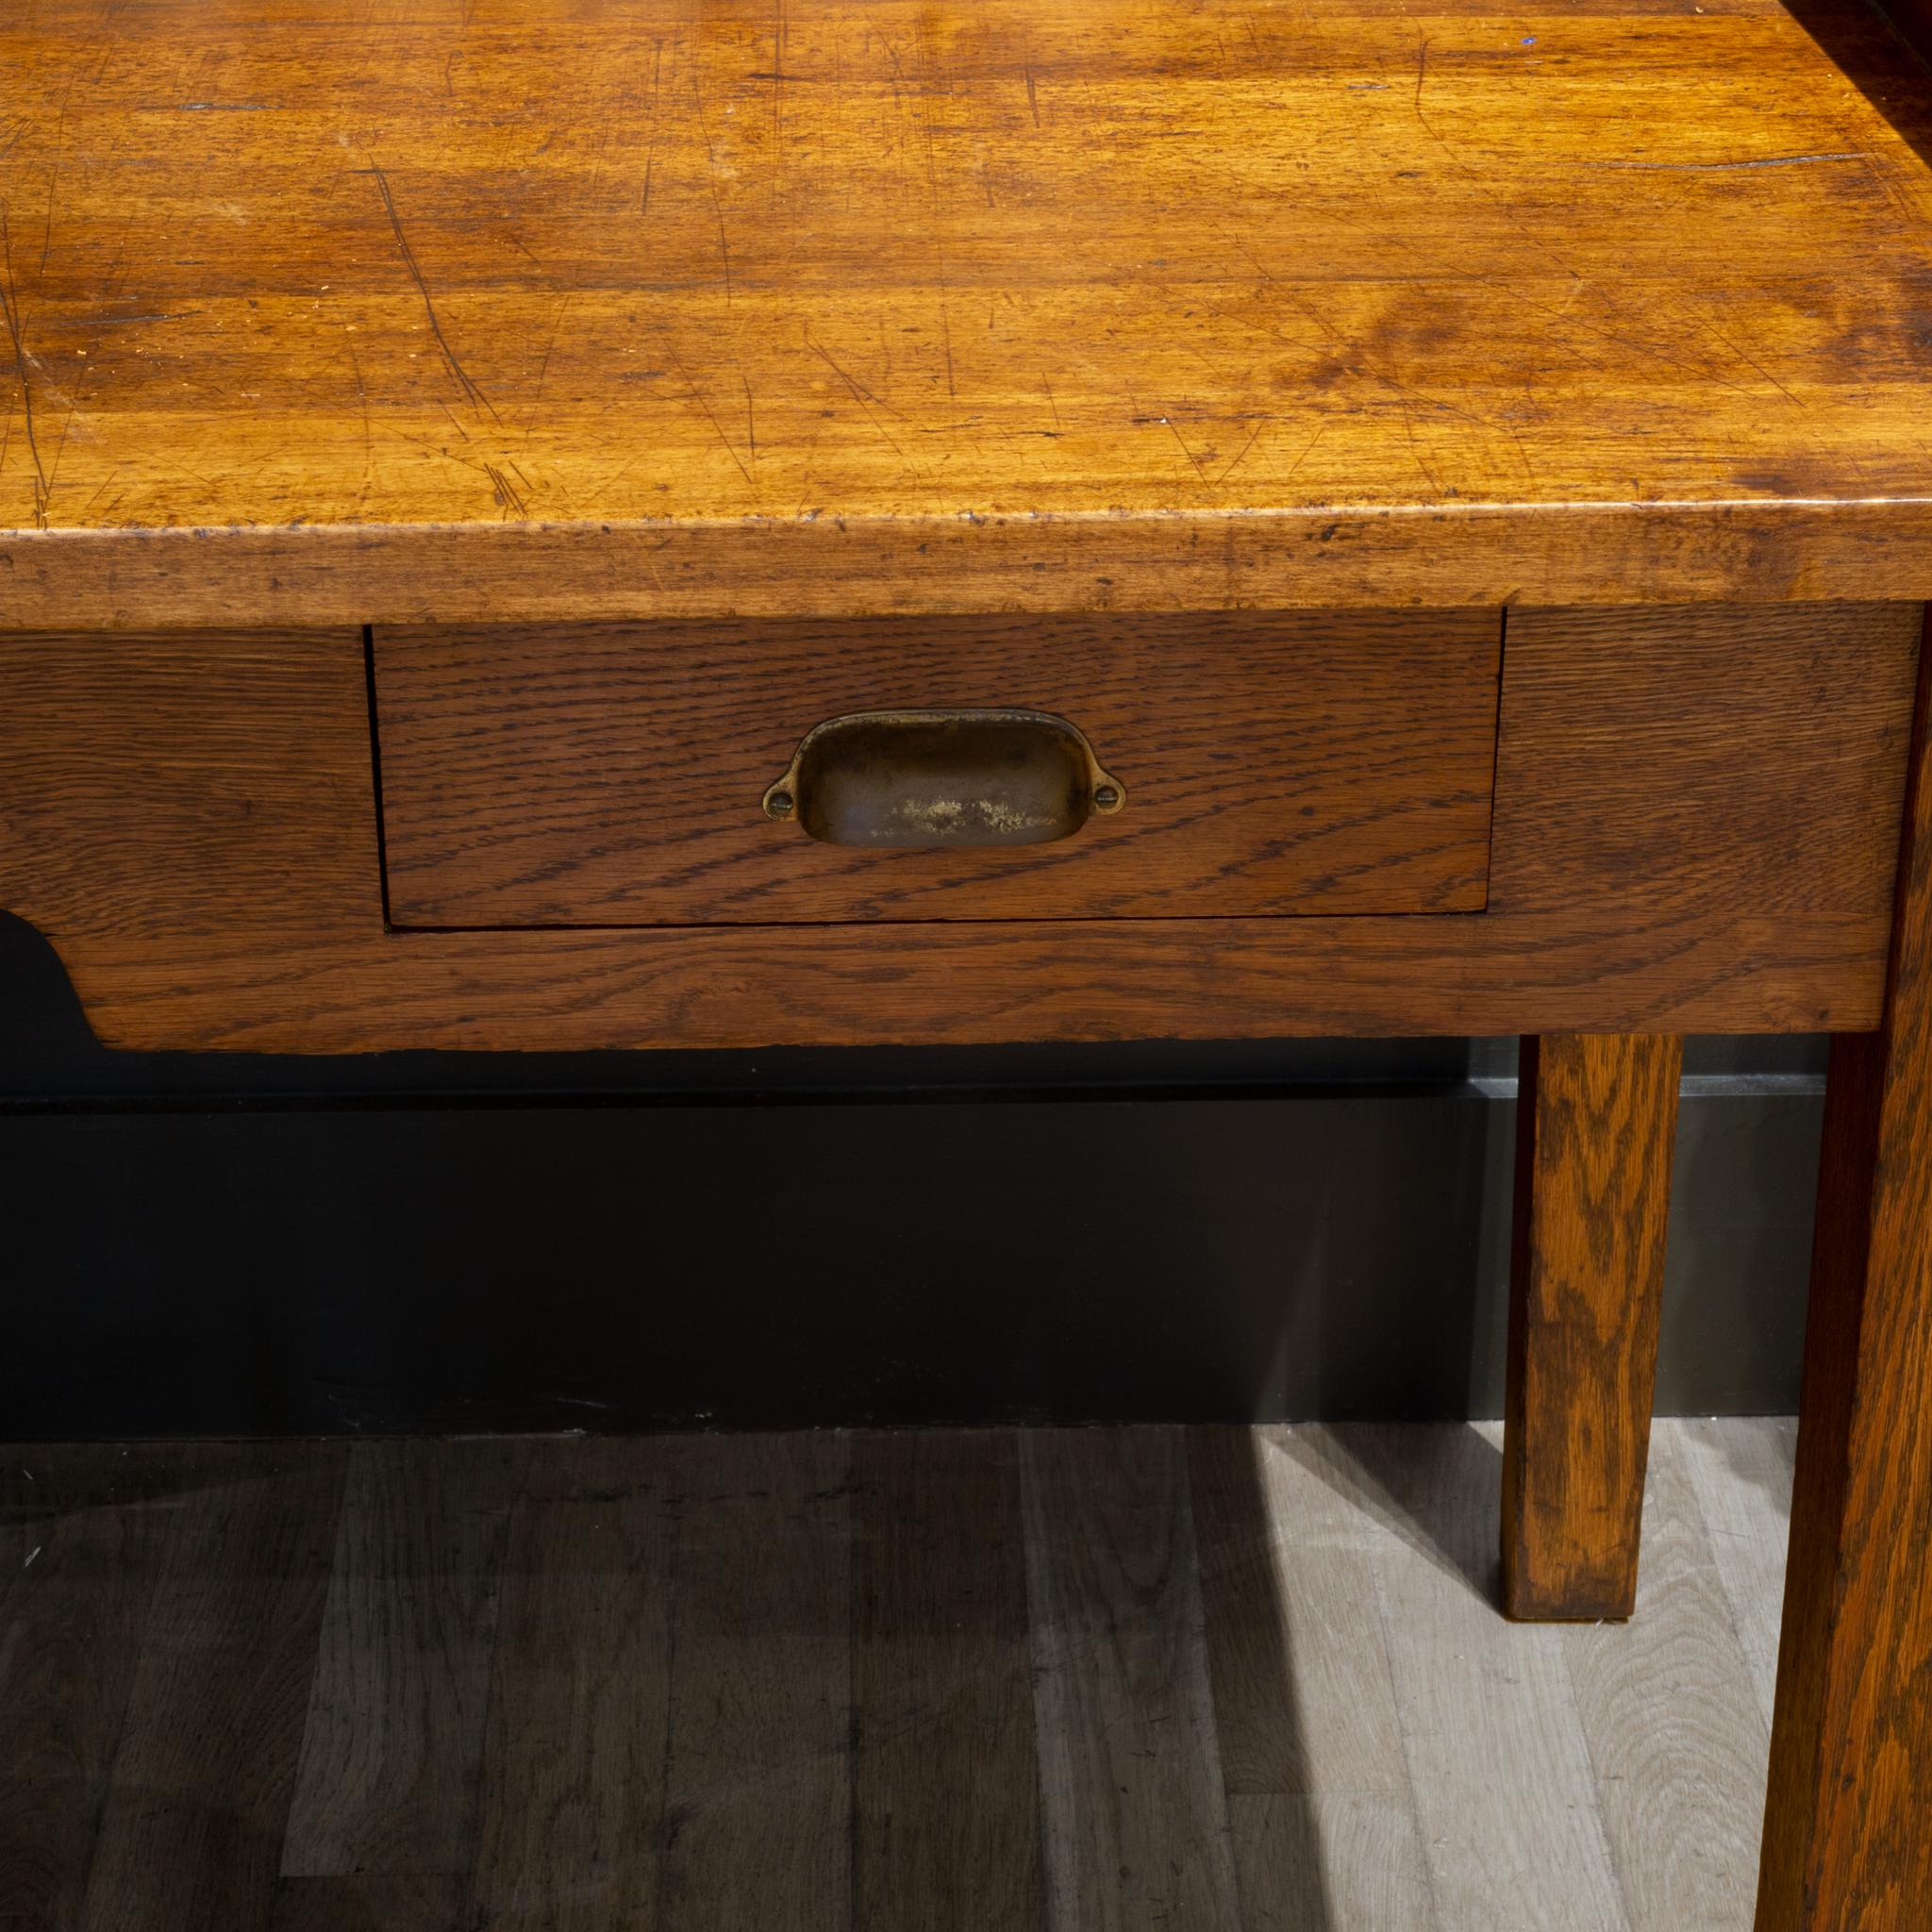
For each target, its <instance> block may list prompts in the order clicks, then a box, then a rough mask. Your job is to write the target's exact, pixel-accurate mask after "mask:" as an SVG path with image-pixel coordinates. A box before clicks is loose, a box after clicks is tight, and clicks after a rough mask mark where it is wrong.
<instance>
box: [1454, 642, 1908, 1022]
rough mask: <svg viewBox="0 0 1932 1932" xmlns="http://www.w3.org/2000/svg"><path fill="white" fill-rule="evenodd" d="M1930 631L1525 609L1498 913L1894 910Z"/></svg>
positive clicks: (1509, 645)
mask: <svg viewBox="0 0 1932 1932" xmlns="http://www.w3.org/2000/svg"><path fill="white" fill-rule="evenodd" d="M1921 628H1922V613H1921V611H1920V609H1919V608H1918V607H1917V606H1914V605H1900V604H1866V605H1815V606H1814V605H1807V606H1804V607H1802V608H1790V609H1774V608H1765V607H1762V606H1757V607H1750V606H1746V607H1741V608H1730V609H1714V608H1703V609H1698V608H1674V609H1657V610H1512V611H1511V612H1510V613H1509V618H1508V628H1507V642H1506V645H1505V651H1506V655H1507V670H1506V674H1505V678H1504V689H1503V712H1502V724H1501V735H1500V741H1499V743H1498V746H1497V764H1498V784H1497V792H1496V831H1495V849H1494V858H1493V862H1492V867H1491V890H1490V904H1491V908H1492V909H1494V910H1496V911H1501V912H1524V911H1528V910H1530V909H1532V908H1536V909H1540V910H1541V909H1547V908H1556V907H1557V906H1561V905H1563V904H1565V903H1568V902H1574V899H1575V897H1576V895H1577V893H1578V892H1579V891H1589V890H1592V889H1594V890H1596V891H1605V892H1608V893H1611V894H1613V895H1614V897H1615V899H1616V901H1617V903H1618V904H1619V905H1623V906H1639V905H1641V906H1670V907H1674V908H1691V907H1695V906H1699V905H1707V904H1709V903H1711V902H1712V901H1713V900H1717V901H1722V902H1727V903H1734V904H1739V905H1746V906H1749V907H1750V908H1752V909H1753V910H1754V911H1760V912H1766V913H1779V912H1783V913H1792V914H1805V913H1818V912H1824V911H1827V910H1828V911H1833V912H1843V913H1867V914H1878V915H1881V916H1884V915H1888V914H1889V911H1890V905H1891V894H1892V883H1893V878H1894V875H1895V874H1896V871H1897V847H1898V827H1899V823H1900V814H1901V811H1902V809H1903V805H1904V799H1905V789H1906V763H1907V752H1908V751H1909V749H1910V742H1911V728H1912V692H1913V690H1914V686H1915V680H1916V675H1917V667H1918V661H1919V635H1920V631H1921ZM1522 1030H1524V1031H1527V1030H1528V1029H1526V1028H1524V1029H1522ZM1592 1030H1595V1029H1592ZM1644 1030H1651V1029H1644ZM1657 1030H1663V1029H1657Z"/></svg>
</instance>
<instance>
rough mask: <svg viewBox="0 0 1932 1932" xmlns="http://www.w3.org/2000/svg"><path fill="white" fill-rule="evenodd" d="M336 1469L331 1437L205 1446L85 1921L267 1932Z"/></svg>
mask: <svg viewBox="0 0 1932 1932" xmlns="http://www.w3.org/2000/svg"><path fill="white" fill-rule="evenodd" d="M342 1475H343V1450H342V1445H341V1443H305V1442H296V1443H286V1444H281V1445H278V1446H277V1448H276V1449H275V1452H274V1455H273V1458H272V1459H270V1458H266V1457H264V1458H261V1459H259V1460H258V1459H257V1458H256V1457H255V1456H254V1455H253V1454H252V1453H251V1452H250V1451H248V1450H247V1449H246V1447H245V1446H244V1445H239V1444H230V1445H225V1447H224V1448H223V1449H210V1450H209V1451H208V1452H207V1454H206V1456H205V1458H204V1460H203V1463H202V1465H201V1467H200V1469H199V1471H198V1479H199V1484H200V1487H199V1488H198V1489H197V1491H196V1492H195V1493H194V1494H193V1495H192V1497H191V1498H190V1499H189V1500H188V1501H187V1503H186V1504H185V1505H184V1507H182V1508H181V1509H180V1510H179V1511H178V1512H177V1514H176V1516H175V1521H174V1523H173V1524H172V1526H171V1529H170V1533H169V1537H168V1544H167V1549H166V1552H165V1554H164V1557H163V1564H162V1570H161V1574H160V1575H159V1577H158V1579H157V1582H156V1586H155V1593H154V1596H153V1598H152V1600H151V1601H150V1604H149V1607H148V1612H147V1620H146V1626H145V1629H144V1632H143V1635H142V1649H141V1659H140V1663H139V1665H138V1666H137V1668H136V1671H135V1675H134V1683H133V1686H132V1688H131V1690H130V1691H129V1695H128V1704H127V1715H126V1719H125V1727H124V1732H123V1736H122V1740H121V1744H120V1748H119V1749H118V1750H117V1751H116V1752H115V1754H114V1764H113V1771H112V1783H111V1789H110V1790H109V1792H108V1802H107V1805H106V1807H105V1808H104V1810H103V1813H102V1816H101V1823H100V1829H99V1835H98V1837H97V1839H96V1840H95V1844H94V1853H93V1858H92V1863H91V1865H90V1867H89V1871H88V1887H87V1902H86V1906H85V1907H84V1910H83V1913H82V1924H86V1925H90V1926H92V1925H113V1926H115V1927H117V1928H125V1932H147V1928H150V1927H152V1928H154V1932H175V1928H177V1927H179V1926H182V1925H222V1926H225V1927H233V1928H234V1932H266V1927H267V1925H268V1924H269V1920H270V1917H271V1915H272V1914H273V1912H274V1909H275V1874H276V1872H277V1869H278V1868H279V1864H280V1858H281V1845H282V1836H283V1831H284V1828H285V1826H286V1824H287V1820H288V1811H289V1804H290V1800H291V1796H292V1794H293V1790H294V1783H295V1765H296V1751H297V1748H298V1746H299V1743H300V1739H301V1729H302V1715H303V1713H304V1711H305V1710H306V1709H307V1707H308V1684H309V1678H310V1676H311V1674H312V1673H313V1671H314V1668H315V1655H316V1646H317V1642H318V1640H319V1636H320V1631H321V1624H322V1612H323V1605H324V1601H325V1596H326V1592H327V1588H328V1574H329V1567H330V1559H331V1557H332V1554H333V1552H334V1548H335V1541H336V1520H337V1510H338V1507H339V1506H340V1503H341V1491H342ZM210 1790H219V1791H221V1792H222V1793H223V1794H224V1802H223V1803H222V1804H221V1805H220V1806H219V1807H211V1806H209V1805H208V1802H207V1793H208V1791H210Z"/></svg>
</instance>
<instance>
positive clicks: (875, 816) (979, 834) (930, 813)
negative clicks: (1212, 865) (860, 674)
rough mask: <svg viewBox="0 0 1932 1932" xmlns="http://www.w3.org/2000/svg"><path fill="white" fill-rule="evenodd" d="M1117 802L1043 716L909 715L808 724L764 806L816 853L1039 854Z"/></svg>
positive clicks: (1110, 781)
mask: <svg viewBox="0 0 1932 1932" xmlns="http://www.w3.org/2000/svg"><path fill="white" fill-rule="evenodd" d="M1126 802H1127V793H1126V788H1125V787H1124V785H1123V784H1122V783H1121V781H1120V780H1119V779H1118V778H1115V777H1112V776H1110V775H1109V774H1108V773H1106V772H1104V771H1103V770H1102V769H1101V767H1100V761H1099V759H1098V758H1095V757H1094V756H1093V747H1092V746H1091V744H1089V743H1088V742H1087V737H1086V734H1085V733H1084V732H1083V731H1082V730H1081V729H1080V727H1079V726H1078V725H1077V724H1070V723H1069V722H1068V721H1067V720H1066V719H1065V718H1060V717H1056V716H1055V715H1054V714H1053V713H1052V712H1051V711H1023V710H943V711H941V710H934V711H924V710H917V711H851V712H847V713H846V714H845V715H844V716H843V717H839V718H827V719H826V720H825V722H824V724H814V725H813V726H812V728H811V729H810V730H809V731H808V732H807V733H806V734H805V736H804V737H803V738H802V739H800V740H799V741H798V749H797V750H796V751H795V752H793V753H792V754H791V764H790V765H788V766H787V767H786V769H785V774H784V776H783V777H781V778H779V779H778V780H777V781H776V783H774V785H773V786H772V787H771V788H770V790H768V791H766V793H765V799H764V806H765V816H766V817H767V818H773V819H780V820H791V821H795V822H796V823H797V824H799V825H801V826H802V827H803V828H804V829H805V830H806V831H807V832H808V833H809V834H810V836H811V837H812V838H814V839H819V840H823V841H824V842H825V843H826V844H828V845H875V846H891V845H898V846H941V845H1043V844H1046V843H1047V842H1048V841H1051V840H1054V839H1066V838H1071V837H1072V836H1073V834H1074V833H1075V832H1077V831H1078V830H1079V829H1080V827H1081V826H1082V825H1084V824H1086V823H1087V821H1088V819H1089V817H1090V816H1091V814H1092V813H1094V812H1101V813H1104V814H1105V813H1112V812H1117V811H1119V810H1120V809H1121V808H1122V807H1123V806H1124V805H1125V804H1126Z"/></svg>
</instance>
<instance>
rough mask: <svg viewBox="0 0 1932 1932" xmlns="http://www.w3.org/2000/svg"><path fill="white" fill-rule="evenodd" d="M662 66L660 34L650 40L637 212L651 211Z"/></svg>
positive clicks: (656, 156)
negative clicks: (645, 135)
mask: <svg viewBox="0 0 1932 1932" xmlns="http://www.w3.org/2000/svg"><path fill="white" fill-rule="evenodd" d="M663 66H664V41H663V37H662V36H661V35H660V36H659V37H658V39H656V40H654V41H653V42H651V100H650V108H649V111H650V116H651V132H650V134H649V136H648V138H647V139H646V141H645V142H644V188H643V192H642V193H641V194H640V195H639V196H638V213H639V214H641V215H647V214H649V213H650V212H651V171H652V169H653V168H654V167H656V165H657V161H658V75H660V73H661V72H662V70H663Z"/></svg>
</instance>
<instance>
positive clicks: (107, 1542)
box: [0, 1446, 196, 1932]
mask: <svg viewBox="0 0 1932 1932" xmlns="http://www.w3.org/2000/svg"><path fill="white" fill-rule="evenodd" d="M195 1453H196V1452H195V1451H194V1450H192V1449H172V1450H156V1451H152V1452H143V1453H142V1457H141V1459H140V1462H139V1464H138V1465H137V1466H136V1468H134V1469H132V1470H130V1468H129V1460H128V1454H127V1452H126V1451H125V1450H121V1449H117V1448H114V1447H111V1446H103V1447H100V1448H89V1449H78V1448H65V1449H61V1450H59V1451H57V1452H52V1453H49V1452H48V1451H45V1450H34V1451H27V1452H24V1453H23V1454H22V1455H20V1456H19V1457H8V1458H7V1459H6V1460H5V1461H4V1462H0V1926H5V1927H7V1928H8V1932H15V1928H20V1932H25V1928H26V1927H29V1926H31V1927H35V1928H38V1932H79V1927H80V1925H81V1912H82V1907H83V1903H84V1901H85V1898H86V1893H87V1874H88V1867H89V1865H90V1863H91V1862H92V1855H93V1847H94V1839H95V1835H96V1833H97V1832H98V1830H99V1827H100V1822H101V1814H102V1810H103V1807H105V1806H106V1804H107V1801H108V1786H109V1778H110V1775H111V1773H112V1768H113V1762H114V1756H115V1752H116V1749H117V1747H118V1746H119V1744H120V1741H121V1738H122V1730H123V1724H124V1721H125V1715H126V1711H127V1699H128V1692H129V1691H130V1690H131V1688H132V1686H133V1682H134V1674H135V1668H136V1664H137V1662H138V1660H139V1657H140V1654H141V1642H142V1634H143V1632H144V1630H145V1628H146V1623H147V1612H148V1605H149V1602H150V1600H151V1599H152V1597H153V1595H154V1591H155V1585H156V1582H157V1579H158V1574H159V1572H160V1568H161V1562H162V1556H163V1552H164V1550H165V1548H166V1544H167V1532H168V1529H169V1526H170V1524H171V1523H172V1521H173V1518H174V1514H175V1510H176V1509H177V1508H178V1507H180V1495H181V1491H183V1490H184V1489H188V1488H191V1487H192V1480H193V1478H192V1474H191V1472H192V1463H193V1459H194V1457H195Z"/></svg>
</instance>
